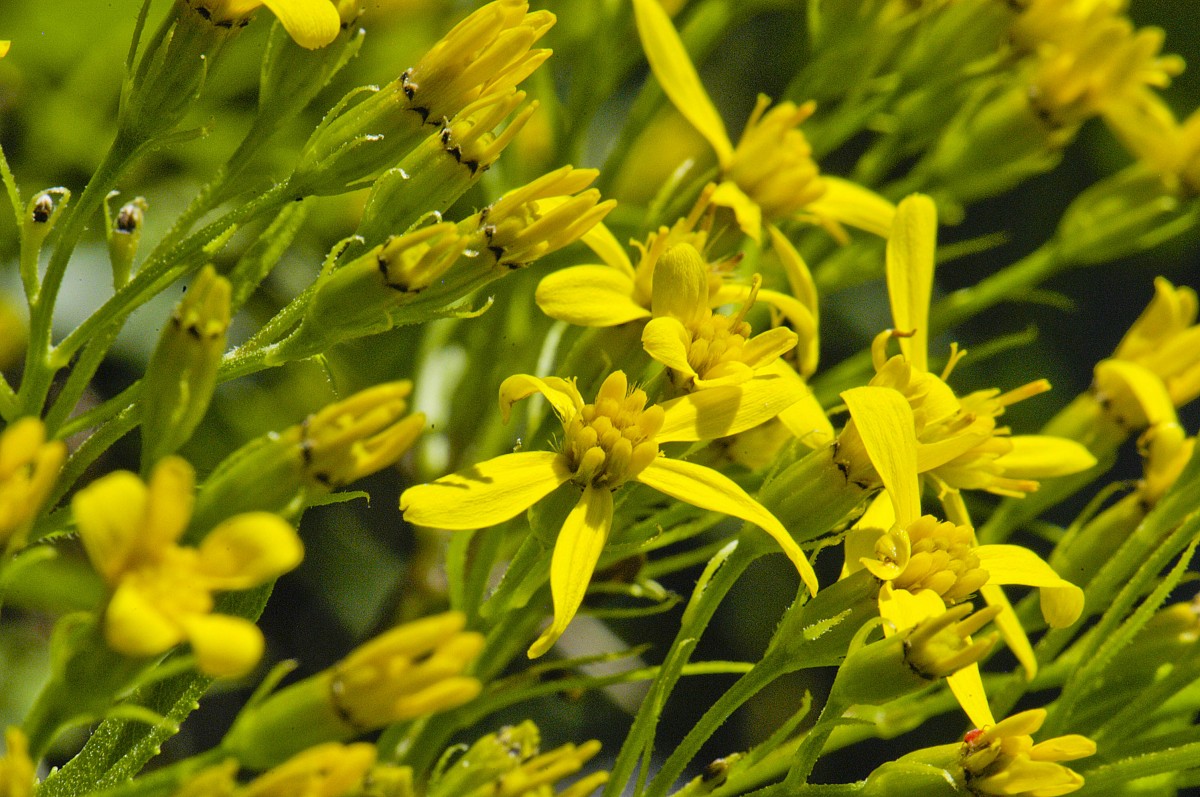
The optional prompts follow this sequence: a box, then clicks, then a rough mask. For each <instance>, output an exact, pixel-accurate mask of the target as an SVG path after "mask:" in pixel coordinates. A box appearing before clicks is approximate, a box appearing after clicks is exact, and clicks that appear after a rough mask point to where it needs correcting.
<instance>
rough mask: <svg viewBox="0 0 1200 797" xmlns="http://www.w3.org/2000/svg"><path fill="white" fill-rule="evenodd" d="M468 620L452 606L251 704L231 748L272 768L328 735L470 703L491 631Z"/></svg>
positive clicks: (340, 736) (339, 737)
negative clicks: (473, 627)
mask: <svg viewBox="0 0 1200 797" xmlns="http://www.w3.org/2000/svg"><path fill="white" fill-rule="evenodd" d="M465 624H466V617H465V616H464V615H463V614H462V613H461V612H447V613H445V614H440V615H436V616H433V617H427V618H425V619H422V620H417V621H415V622H411V623H406V624H404V625H401V626H397V627H396V628H393V629H392V630H391V631H387V632H384V633H383V634H381V635H380V636H378V637H376V638H375V639H373V640H371V641H370V642H367V643H366V644H364V645H361V646H360V647H358V648H357V649H356V650H354V651H352V652H351V653H350V655H348V656H347V657H346V658H344V659H342V661H340V662H338V663H337V664H335V665H334V666H333V667H331V668H329V669H328V670H325V671H323V672H320V673H318V674H316V675H314V676H312V677H311V678H306V679H304V680H303V681H300V682H299V683H296V684H293V685H291V686H289V687H287V688H286V689H283V690H281V691H279V692H276V693H275V694H273V695H271V696H270V697H268V698H267V699H265V700H263V701H262V702H261V703H258V704H256V705H254V706H253V707H251V708H249V709H247V710H246V711H245V712H243V714H242V715H241V716H240V717H239V718H238V721H237V723H236V724H235V726H234V728H233V729H232V730H231V731H230V732H229V734H228V735H227V736H226V737H225V741H224V748H225V749H226V750H229V751H230V752H231V753H233V754H234V755H236V756H237V758H238V760H239V761H241V762H242V763H243V764H245V765H247V766H251V767H255V768H264V767H267V766H271V765H273V764H275V763H278V762H279V761H282V760H284V759H285V758H287V757H288V756H290V755H293V754H294V753H296V752H297V751H299V750H302V749H304V748H306V747H309V746H311V745H314V744H318V743H320V742H326V741H343V740H345V739H349V738H352V737H355V736H361V735H362V734H364V733H367V732H369V731H373V730H377V729H379V728H382V727H384V726H386V725H390V724H391V723H393V722H400V721H402V720H409V719H415V718H417V717H424V716H429V715H432V714H435V713H437V712H439V711H445V710H447V709H450V708H454V707H455V706H459V705H462V704H463V703H466V702H467V701H469V700H471V699H473V698H474V697H475V696H476V695H478V694H479V692H480V690H481V689H482V688H483V687H482V685H481V684H480V682H479V681H478V680H477V679H475V678H471V677H468V676H464V675H462V673H463V671H464V670H466V669H467V668H468V667H469V666H470V665H471V664H472V663H473V662H474V660H475V657H476V656H478V654H479V653H480V651H481V650H482V649H483V636H482V635H481V634H478V633H475V632H474V631H463V630H462V629H463V627H464V626H465Z"/></svg>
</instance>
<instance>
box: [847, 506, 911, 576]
mask: <svg viewBox="0 0 1200 797" xmlns="http://www.w3.org/2000/svg"><path fill="white" fill-rule="evenodd" d="M891 503H892V502H891V500H890V499H889V498H888V497H887V494H886V493H880V494H879V495H878V496H876V498H875V501H874V503H873V504H872V506H878V505H880V504H886V505H888V506H889V507H890V506H891ZM859 522H860V523H861V522H862V521H861V520H860V521H859ZM880 543H883V544H884V545H885V546H891V547H893V548H895V549H896V551H897V553H898V555H897V556H896V557H889V560H890V561H883V560H881V559H880V558H879V549H880ZM843 545H844V550H845V556H846V561H845V565H844V567H843V572H842V575H843V576H846V575H849V574H850V573H855V572H857V571H859V570H863V569H866V570H868V571H869V572H870V573H871V575H873V576H875V578H877V579H879V580H880V581H885V582H886V581H891V580H892V579H894V578H896V577H897V576H899V575H900V574H901V573H903V572H904V568H905V566H906V565H907V564H908V558H909V557H908V553H906V551H907V552H909V553H911V550H912V549H911V547H910V546H909V544H908V541H907V540H905V539H904V532H903V531H902V530H900V529H899V528H898V527H895V526H891V525H888V526H876V525H862V526H860V527H855V528H852V529H850V530H849V531H848V532H846V540H845V543H844V544H843Z"/></svg>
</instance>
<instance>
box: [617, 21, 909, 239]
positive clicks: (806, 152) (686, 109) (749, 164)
mask: <svg viewBox="0 0 1200 797" xmlns="http://www.w3.org/2000/svg"><path fill="white" fill-rule="evenodd" d="M633 9H634V13H635V15H636V17H637V27H638V34H639V35H640V36H641V40H642V47H643V49H644V50H645V51H646V59H647V60H648V61H649V62H650V69H651V70H652V71H653V72H654V76H655V77H656V78H658V82H659V83H660V84H661V85H662V88H663V91H664V92H665V93H666V95H667V97H668V98H669V99H670V100H671V102H672V103H673V104H674V105H675V107H676V109H678V111H679V112H680V113H681V114H682V115H683V116H684V118H686V119H687V120H688V122H690V123H691V125H692V126H693V127H694V128H696V130H697V132H699V133H700V135H702V136H703V137H704V138H705V140H706V141H708V143H709V145H710V146H712V148H713V151H714V152H716V155H717V162H718V164H719V166H720V170H721V174H722V176H723V177H724V180H723V181H722V182H721V184H720V185H718V186H717V189H716V192H715V193H714V195H713V202H714V203H715V204H718V205H722V206H725V207H729V208H730V209H732V210H733V212H734V215H735V217H736V218H737V221H738V225H739V226H740V227H741V228H742V231H743V232H745V233H746V234H747V235H748V236H750V237H751V238H753V239H754V240H756V241H757V240H759V239H760V238H761V231H762V224H763V223H764V222H768V223H769V222H771V221H775V220H780V219H788V218H801V219H804V220H808V221H813V222H815V223H817V224H820V225H821V226H824V227H826V228H827V229H828V230H829V231H830V232H831V233H832V234H833V235H834V236H835V237H837V238H839V239H844V238H845V233H844V232H843V231H842V229H841V224H843V223H844V224H849V225H851V226H854V227H858V228H859V229H863V230H867V231H868V232H873V233H875V234H876V235H880V236H884V235H887V231H888V228H889V227H890V226H891V223H892V215H893V213H894V208H893V207H892V204H891V203H890V202H888V201H887V200H886V199H884V198H882V197H880V196H878V195H877V194H875V193H873V192H871V191H868V190H867V189H865V188H862V187H860V186H858V185H855V184H854V183H851V182H849V181H847V180H840V179H838V178H835V177H829V176H822V175H821V174H820V170H819V169H818V167H817V165H816V163H815V162H814V161H813V160H812V157H811V153H812V150H811V147H809V145H808V141H807V140H806V139H805V137H804V134H803V133H801V132H800V131H799V130H798V129H796V125H798V124H799V123H800V122H802V121H804V120H805V119H807V118H808V117H809V116H810V115H811V114H812V112H813V109H814V108H815V106H814V105H813V104H812V103H807V104H805V105H801V106H797V105H795V104H794V103H791V102H783V103H780V104H779V105H777V106H776V107H774V108H772V109H770V110H769V111H768V110H767V106H768V105H769V104H770V100H769V99H767V98H766V97H760V98H759V101H758V104H757V105H756V106H755V109H754V112H753V113H752V114H751V115H750V119H749V121H748V122H747V123H746V128H745V130H744V131H743V132H742V138H741V140H740V141H739V142H738V145H737V146H736V147H734V145H733V143H732V142H731V141H730V140H729V134H728V133H727V132H726V130H725V123H724V122H723V121H722V120H721V116H720V114H718V113H717V109H716V108H715V107H714V106H713V104H712V100H710V99H709V97H708V93H707V92H705V90H704V86H703V85H702V84H701V82H700V77H699V75H697V74H696V68H695V67H694V66H692V62H691V60H690V59H689V58H688V54H687V50H686V49H685V48H684V46H683V42H682V41H680V39H679V34H678V33H677V32H676V31H675V27H674V26H673V25H672V24H671V18H670V17H669V16H667V14H666V12H665V11H664V10H663V8H662V5H661V4H660V3H659V0H634V3H633Z"/></svg>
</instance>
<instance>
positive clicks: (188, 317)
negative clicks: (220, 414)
mask: <svg viewBox="0 0 1200 797" xmlns="http://www.w3.org/2000/svg"><path fill="white" fill-rule="evenodd" d="M229 295H230V288H229V281H228V280H226V279H225V278H224V277H222V276H220V275H218V274H217V272H216V271H215V270H214V269H213V267H212V266H206V267H205V268H204V270H203V271H201V272H200V274H199V276H197V277H196V280H195V281H194V282H193V283H192V286H191V289H190V290H189V291H188V292H187V295H186V296H184V298H183V301H181V302H180V303H179V305H178V306H177V307H176V308H175V312H174V313H173V314H172V315H171V319H170V320H169V321H168V322H167V325H166V327H164V328H163V332H162V336H161V337H160V338H159V340H158V347H157V348H156V349H155V350H154V354H153V355H151V357H150V363H149V364H148V365H147V366H146V376H145V377H144V379H143V380H142V393H141V401H140V403H141V407H142V467H143V469H144V470H145V471H146V472H149V469H150V468H151V467H153V465H154V463H156V462H157V461H158V460H160V459H162V458H163V457H165V456H167V455H168V454H173V453H174V452H175V451H176V450H178V449H179V447H180V446H182V445H183V444H184V443H185V442H187V440H188V438H190V437H191V436H192V432H194V431H195V429H196V426H197V425H199V423H200V421H201V419H202V418H203V417H204V414H205V413H206V412H207V411H208V404H209V402H210V401H211V400H212V394H213V390H214V389H215V388H216V386H217V367H218V366H219V365H220V364H221V356H222V355H223V354H224V353H225V333H226V330H228V329H229Z"/></svg>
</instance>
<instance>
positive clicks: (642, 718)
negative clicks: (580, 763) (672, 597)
mask: <svg viewBox="0 0 1200 797" xmlns="http://www.w3.org/2000/svg"><path fill="white" fill-rule="evenodd" d="M760 555H761V551H758V550H755V549H754V546H748V545H745V544H744V543H742V542H739V543H737V544H736V545H735V546H734V547H733V549H732V550H729V549H728V548H724V549H722V550H721V552H720V553H718V554H717V556H714V557H713V559H712V561H710V562H709V566H708V568H707V570H706V571H705V573H704V575H702V576H701V579H700V581H699V583H698V584H697V585H696V591H695V592H693V593H692V599H691V600H690V601H689V602H688V607H687V609H686V610H685V611H684V613H683V620H682V622H681V623H680V627H679V631H678V633H677V634H676V635H675V640H674V641H673V642H672V643H671V647H670V649H669V650H668V651H667V656H666V658H665V659H664V661H663V664H662V669H661V670H660V671H659V673H658V676H657V677H656V678H655V679H654V681H653V683H651V684H650V690H649V692H648V693H647V695H646V699H645V700H643V701H642V705H641V707H640V708H639V709H638V713H637V716H636V717H635V718H634V720H633V725H632V726H631V728H630V730H629V734H628V735H627V736H626V737H625V743H624V744H623V745H622V746H621V751H620V752H619V753H618V754H617V760H616V761H615V762H614V763H613V767H612V770H611V777H610V778H609V781H608V785H607V786H606V787H605V790H604V797H618V795H620V794H622V793H623V792H625V790H626V788H627V786H628V785H629V780H630V778H632V777H633V772H634V769H636V768H637V765H638V760H639V759H643V758H644V757H646V755H647V753H648V752H649V750H650V749H651V748H652V747H653V745H654V736H655V730H656V729H657V728H658V721H659V718H660V717H661V715H662V708H663V706H664V705H665V704H666V702H667V698H668V697H669V696H670V694H671V691H672V690H673V689H674V688H675V684H676V683H677V682H678V681H679V678H680V676H681V674H682V672H683V667H684V665H685V664H686V663H687V660H688V657H689V656H690V655H691V651H692V650H693V649H694V648H695V646H696V642H697V641H698V640H699V638H700V635H701V634H703V633H704V629H705V628H706V627H707V626H708V622H709V620H711V619H712V616H713V612H715V611H716V609H717V606H719V605H720V603H721V601H722V600H723V599H724V598H725V595H726V594H728V592H729V590H730V589H731V588H732V587H733V585H734V584H735V583H736V582H737V580H738V579H739V578H740V577H741V575H742V573H744V572H745V571H746V568H747V567H749V566H750V563H751V562H753V561H755V560H756V559H757V558H758V557H759V556H760ZM714 570H715V572H714ZM647 774H648V773H647V772H646V770H645V767H643V768H642V772H641V775H640V779H644V778H645V777H646V776H647ZM635 791H636V790H635Z"/></svg>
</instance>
